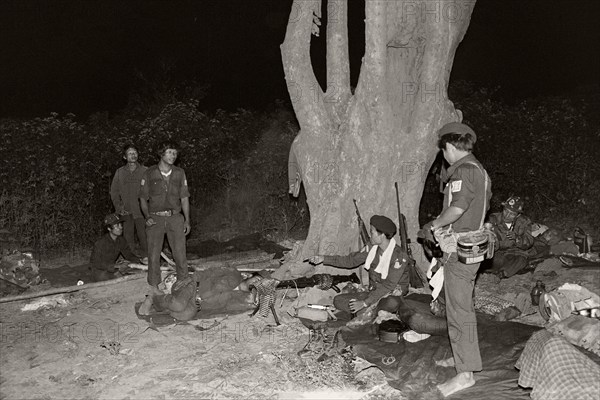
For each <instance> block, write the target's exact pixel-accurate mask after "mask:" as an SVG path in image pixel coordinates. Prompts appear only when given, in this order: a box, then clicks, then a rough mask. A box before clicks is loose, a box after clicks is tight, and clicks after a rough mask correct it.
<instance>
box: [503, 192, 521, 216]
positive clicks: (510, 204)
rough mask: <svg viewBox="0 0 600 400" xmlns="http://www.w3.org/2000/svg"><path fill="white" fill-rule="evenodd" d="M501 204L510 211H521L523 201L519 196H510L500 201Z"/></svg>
mask: <svg viewBox="0 0 600 400" xmlns="http://www.w3.org/2000/svg"><path fill="white" fill-rule="evenodd" d="M502 205H503V206H504V208H507V209H509V210H510V211H512V212H516V213H520V212H522V211H523V206H524V205H525V202H524V201H523V200H521V198H520V197H519V196H510V197H509V198H508V199H506V201H504V202H502Z"/></svg>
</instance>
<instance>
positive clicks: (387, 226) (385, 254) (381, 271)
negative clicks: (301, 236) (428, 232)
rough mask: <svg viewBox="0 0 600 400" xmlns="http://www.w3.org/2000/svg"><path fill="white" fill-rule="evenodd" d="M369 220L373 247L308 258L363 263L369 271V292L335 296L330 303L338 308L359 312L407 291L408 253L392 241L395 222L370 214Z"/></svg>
mask: <svg viewBox="0 0 600 400" xmlns="http://www.w3.org/2000/svg"><path fill="white" fill-rule="evenodd" d="M370 223H371V241H372V242H373V247H372V248H371V249H370V250H369V251H366V250H365V251H358V252H354V253H350V254H349V255H347V256H314V257H311V258H310V262H311V263H313V264H320V263H324V264H326V265H331V266H334V267H338V268H345V269H351V268H356V267H358V266H360V265H361V264H363V263H364V264H365V269H367V270H368V271H369V291H368V292H359V293H344V294H339V295H337V296H335V297H334V299H333V304H334V305H335V307H336V308H337V309H338V310H343V311H348V312H352V313H356V312H359V311H361V310H363V309H365V308H367V307H369V306H371V305H372V304H376V303H377V302H378V301H379V300H380V299H381V298H382V297H383V296H384V295H386V294H389V293H391V292H392V291H394V289H398V288H399V289H401V291H402V294H403V295H406V294H408V287H409V273H408V268H409V267H408V255H406V254H405V253H404V252H403V251H402V249H401V248H400V246H398V245H397V244H396V241H395V239H394V235H395V234H396V225H395V224H394V222H393V221H392V220H391V219H389V218H387V217H385V216H382V215H374V216H373V217H371V221H370Z"/></svg>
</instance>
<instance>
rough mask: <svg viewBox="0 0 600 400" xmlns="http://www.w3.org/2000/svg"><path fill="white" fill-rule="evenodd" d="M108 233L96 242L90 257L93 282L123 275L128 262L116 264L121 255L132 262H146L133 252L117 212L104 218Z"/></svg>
mask: <svg viewBox="0 0 600 400" xmlns="http://www.w3.org/2000/svg"><path fill="white" fill-rule="evenodd" d="M104 226H105V228H106V230H107V233H106V234H105V235H104V236H102V237H101V238H100V239H98V240H97V241H96V243H94V249H93V250H92V256H91V259H90V270H91V278H92V281H93V282H99V281H106V280H109V279H114V278H118V277H121V276H123V274H122V272H124V270H125V268H128V267H127V264H121V266H120V267H117V266H116V265H115V262H116V261H117V258H119V255H122V256H123V257H124V258H125V260H127V261H129V262H132V263H138V264H139V263H144V264H145V263H146V259H143V260H142V259H140V258H139V257H138V256H136V255H135V254H133V252H132V251H131V248H130V247H129V245H128V244H127V241H126V240H125V239H124V238H123V224H122V222H121V217H120V216H119V215H117V214H109V215H107V216H106V218H104Z"/></svg>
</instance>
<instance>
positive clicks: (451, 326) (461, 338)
mask: <svg viewBox="0 0 600 400" xmlns="http://www.w3.org/2000/svg"><path fill="white" fill-rule="evenodd" d="M444 257H448V261H447V262H446V263H445V264H444V292H445V296H446V319H447V322H448V336H449V337H450V345H451V347H452V354H453V356H454V363H455V368H456V372H457V373H461V372H473V371H481V356H480V354H479V338H478V337H477V319H476V317H475V305H474V304H473V303H474V302H473V289H474V287H475V277H476V276H477V270H478V269H479V264H463V263H461V262H460V261H458V257H457V255H456V253H452V254H450V255H449V256H448V255H447V254H446V253H444Z"/></svg>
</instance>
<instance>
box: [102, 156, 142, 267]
mask: <svg viewBox="0 0 600 400" xmlns="http://www.w3.org/2000/svg"><path fill="white" fill-rule="evenodd" d="M123 158H124V159H125V161H127V164H125V165H124V166H122V167H121V168H119V169H118V170H117V172H116V173H115V176H114V178H113V180H112V184H111V185H110V198H111V199H112V202H113V205H114V206H115V211H116V213H117V214H119V215H120V216H121V219H122V221H123V237H125V240H126V241H127V244H129V247H130V248H131V251H135V236H137V238H138V241H139V242H140V250H141V256H142V257H146V256H147V255H148V245H147V241H146V223H145V222H146V221H145V220H144V216H143V215H142V211H141V210H140V201H139V199H138V194H139V192H140V182H141V181H142V176H144V172H146V170H147V169H148V168H146V167H145V166H143V165H141V164H140V163H138V151H137V149H136V147H135V146H134V145H133V144H127V145H125V147H124V148H123Z"/></svg>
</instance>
